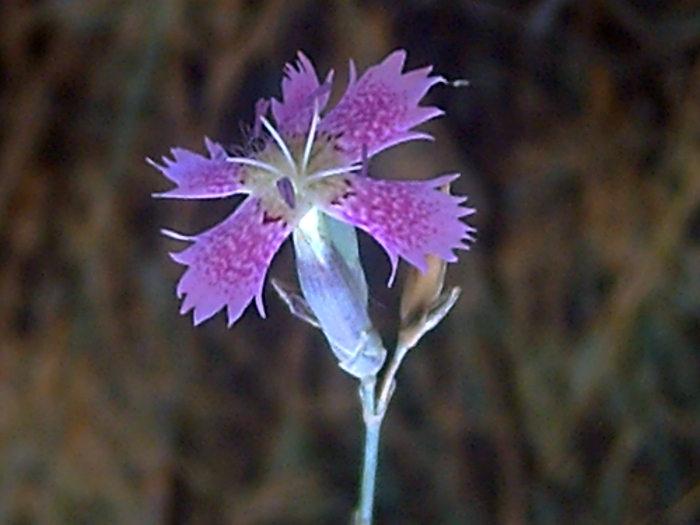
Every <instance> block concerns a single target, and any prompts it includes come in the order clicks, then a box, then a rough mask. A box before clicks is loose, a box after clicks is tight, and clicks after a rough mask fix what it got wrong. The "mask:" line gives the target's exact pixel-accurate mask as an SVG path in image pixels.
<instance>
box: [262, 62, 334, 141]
mask: <svg viewBox="0 0 700 525" xmlns="http://www.w3.org/2000/svg"><path fill="white" fill-rule="evenodd" d="M297 56H298V59H297V61H296V63H295V64H289V63H288V64H287V65H285V67H284V75H285V76H284V79H283V80H282V102H280V101H278V100H276V99H274V98H273V99H272V101H271V102H272V116H273V117H274V118H275V123H276V124H277V129H278V130H279V131H280V133H282V134H290V135H296V134H305V133H306V132H308V130H309V127H310V126H311V119H312V117H313V112H314V103H315V104H316V105H317V110H318V111H319V112H320V111H321V110H323V108H325V107H326V104H327V103H328V97H329V96H330V84H331V82H332V80H333V72H332V71H331V72H330V73H328V76H327V77H326V81H325V82H324V86H321V85H320V84H319V81H318V76H317V75H316V70H315V69H314V65H313V64H312V63H311V61H310V60H309V59H308V58H307V57H306V55H304V53H302V52H301V51H300V52H299V53H298V55H297Z"/></svg>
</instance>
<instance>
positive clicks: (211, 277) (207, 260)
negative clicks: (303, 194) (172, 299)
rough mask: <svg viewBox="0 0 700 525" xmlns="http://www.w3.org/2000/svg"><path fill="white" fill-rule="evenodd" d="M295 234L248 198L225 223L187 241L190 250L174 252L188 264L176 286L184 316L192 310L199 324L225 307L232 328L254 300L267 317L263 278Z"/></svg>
mask: <svg viewBox="0 0 700 525" xmlns="http://www.w3.org/2000/svg"><path fill="white" fill-rule="evenodd" d="M291 230H292V229H291V228H290V227H289V225H288V224H286V223H285V222H284V221H282V220H281V219H271V218H270V217H269V216H268V215H267V214H266V213H265V212H264V210H263V209H262V208H261V205H260V201H259V200H258V199H256V198H254V197H248V198H247V199H246V200H245V201H243V203H242V204H241V205H240V206H239V207H238V209H236V211H235V212H234V213H232V214H231V215H230V216H229V217H228V218H227V219H225V220H224V221H223V222H221V223H220V224H218V225H216V226H215V227H213V228H212V229H210V230H208V231H206V232H204V233H201V234H200V235H196V236H194V237H192V238H190V239H188V240H192V241H193V242H194V244H193V245H192V246H190V247H189V248H186V249H185V250H183V251H182V252H179V253H175V254H172V258H173V259H174V260H175V261H176V262H178V263H180V264H184V265H186V266H188V268H187V270H186V271H185V273H184V275H183V276H182V279H180V283H179V284H178V286H177V295H178V297H182V296H183V295H185V300H184V301H183V303H182V307H181V309H180V313H186V312H188V311H189V310H191V309H193V308H194V324H195V325H197V324H199V323H201V322H202V321H205V320H207V319H209V318H210V317H212V316H213V315H214V314H216V313H217V312H218V311H219V310H221V309H222V308H223V307H224V306H225V307H226V311H227V314H228V325H229V326H231V325H232V324H233V323H235V322H236V321H237V320H238V318H239V317H240V316H241V315H242V314H243V311H244V310H245V308H246V307H247V306H248V304H250V302H251V301H252V300H253V298H255V301H256V305H257V307H258V312H260V315H261V316H262V317H265V308H264V305H263V300H262V291H263V284H264V282H265V274H266V273H267V269H268V267H269V266H270V262H271V261H272V258H273V257H274V255H275V253H277V250H279V247H280V246H281V244H282V243H283V242H284V240H285V239H286V238H287V237H288V236H289V234H290V233H291ZM171 236H173V237H175V238H179V239H184V238H183V237H182V236H178V235H177V234H174V235H171Z"/></svg>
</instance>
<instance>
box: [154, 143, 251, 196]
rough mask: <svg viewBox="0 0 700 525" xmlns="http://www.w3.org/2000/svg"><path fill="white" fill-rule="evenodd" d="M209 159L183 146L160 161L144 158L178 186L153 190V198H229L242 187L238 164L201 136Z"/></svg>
mask: <svg viewBox="0 0 700 525" xmlns="http://www.w3.org/2000/svg"><path fill="white" fill-rule="evenodd" d="M204 144H206V147H207V150H208V151H209V158H207V157H204V156H202V155H200V154H198V153H194V152H193V151H190V150H187V149H183V148H173V149H172V150H170V151H171V152H172V155H173V158H174V159H175V160H171V159H169V158H168V157H163V164H162V165H160V164H157V163H156V162H154V161H153V160H151V159H146V161H147V162H148V163H149V164H150V165H151V166H153V167H154V168H156V169H158V170H160V172H161V173H162V174H163V175H165V176H166V177H167V178H168V179H170V180H171V181H173V182H174V183H175V184H177V188H173V189H172V190H169V191H166V192H163V193H156V194H155V195H154V197H169V198H175V199H211V198H221V197H228V196H229V195H233V194H234V193H239V192H240V191H241V189H242V184H241V169H242V168H241V166H240V164H234V163H232V162H228V161H227V160H226V159H227V157H228V155H227V154H226V151H225V150H224V148H223V147H222V146H221V144H218V143H216V142H213V141H211V140H209V139H208V138H205V139H204Z"/></svg>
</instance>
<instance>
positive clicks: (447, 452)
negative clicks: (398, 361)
mask: <svg viewBox="0 0 700 525" xmlns="http://www.w3.org/2000/svg"><path fill="white" fill-rule="evenodd" d="M396 48H404V49H407V50H408V52H409V55H408V66H409V67H411V68H413V67H419V66H424V65H427V64H433V65H434V66H435V68H436V71H437V72H438V73H439V74H442V75H445V76H447V77H449V78H452V79H469V81H470V82H471V84H470V87H467V88H450V87H446V86H438V87H436V88H434V89H433V90H432V91H431V93H430V95H429V97H428V101H429V103H432V104H437V105H439V106H441V107H443V108H444V109H445V110H446V112H447V115H446V116H445V117H444V118H442V119H439V120H436V121H434V122H431V123H429V124H428V125H426V126H424V127H423V129H424V130H426V131H428V132H430V133H432V134H434V135H435V137H436V142H434V143H421V144H410V145H404V146H401V147H400V148H397V149H396V150H393V151H390V152H386V153H385V154H382V155H380V157H378V158H377V159H375V161H373V164H372V168H371V169H372V171H373V172H374V173H375V174H376V175H377V176H381V177H387V178H409V179H410V178H417V179H422V178H427V177H431V176H435V175H438V174H441V173H447V172H453V171H459V172H461V173H462V174H463V176H462V178H461V179H459V180H458V181H457V182H456V183H455V184H454V186H453V191H454V192H456V193H460V194H468V195H469V196H470V202H471V203H472V204H473V205H474V206H476V207H477V208H478V214H477V215H476V216H475V217H474V219H473V221H472V222H473V223H474V224H475V225H476V226H477V227H478V228H479V234H478V242H477V243H476V244H475V246H474V247H473V250H472V251H470V252H468V253H463V254H462V255H461V260H460V262H459V263H458V264H455V265H451V266H450V267H449V271H448V275H447V283H448V284H449V285H459V286H461V287H462V288H463V290H464V292H463V296H462V298H461V299H460V301H459V303H458V304H457V306H456V308H455V310H454V311H453V312H452V313H451V314H450V316H449V317H448V318H447V320H446V321H445V322H444V323H443V324H442V325H441V326H439V327H438V329H436V330H435V331H434V332H432V333H431V334H430V335H429V336H428V337H426V339H425V340H424V341H423V343H422V344H421V345H420V346H419V347H418V348H416V349H415V350H414V351H413V352H412V353H411V354H410V355H409V357H408V359H407V361H406V362H405V364H404V367H403V369H402V371H401V373H400V376H399V385H398V389H397V391H396V394H395V397H394V401H393V405H392V407H391V409H390V412H389V415H388V417H387V420H386V422H385V433H384V440H383V443H382V451H381V465H380V474H379V488H378V500H377V523H381V524H387V525H390V524H426V523H436V524H438V523H439V524H466V523H469V524H508V525H516V524H542V525H549V524H552V525H554V524H561V523H568V524H594V523H611V524H618V523H622V524H632V523H634V524H638V523H641V524H657V523H667V524H692V523H700V413H699V409H700V354H699V349H698V348H699V347H698V345H699V343H700V332H699V330H698V328H699V324H700V323H699V315H700V62H699V61H698V51H699V50H700V7H699V6H698V2H696V1H691V0H686V1H675V2H672V1H669V2H661V1H649V0H592V1H586V2H584V1H576V0H537V1H535V0H520V1H516V0H511V1H506V0H500V1H499V0H491V1H468V0H462V1H458V0H444V1H430V0H407V1H403V2H393V1H388V0H387V1H379V0H366V1H359V0H357V1H353V0H295V1H290V0H256V1H252V0H248V1H244V0H218V1H209V2H196V1H191V0H177V1H175V0H174V1H156V0H44V1H41V0H36V1H29V0H25V1H20V0H3V1H2V3H1V4H0V523H3V524H9V525H30V524H91V525H101V524H104V525H107V524H129V525H175V524H197V525H200V524H201V525H224V524H256V525H258V524H259V525H263V524H266V525H272V524H303V523H348V522H349V519H350V518H349V517H350V513H351V511H352V508H353V506H354V504H355V500H356V483H357V479H358V476H359V464H360V456H361V439H362V428H361V419H360V413H359V408H358V402H357V399H356V384H355V383H354V381H353V380H352V379H351V378H349V377H348V376H346V375H344V374H343V373H341V371H340V370H339V369H338V368H337V366H336V364H335V360H334V358H333V356H332V355H331V353H330V352H329V351H328V349H327V348H326V346H325V343H324V341H323V338H322V336H321V335H320V334H319V333H317V332H315V331H314V330H313V329H312V328H311V327H308V326H306V325H303V324H302V323H301V322H299V321H298V320H296V319H294V318H292V316H291V315H290V314H289V313H288V312H287V311H286V310H285V307H284V306H283V305H282V304H281V301H280V300H279V299H278V298H277V297H275V296H274V294H273V293H272V292H271V290H270V287H269V285H268V287H267V292H266V304H267V309H268V319H267V320H261V319H260V318H258V316H257V314H256V313H255V312H254V311H253V309H251V310H249V312H248V313H247V314H246V316H245V317H244V318H243V319H242V320H241V321H240V322H239V323H237V324H236V326H235V327H234V328H232V329H227V328H226V326H225V320H224V317H223V315H219V316H217V317H216V318H214V319H213V320H211V321H209V322H207V323H205V324H204V325H202V326H200V327H197V328H193V327H192V324H191V320H190V319H188V318H187V317H185V316H179V315H178V306H179V305H178V302H177V300H176V298H175V296H174V288H175V284H176V281H177V279H178V277H179V275H180V274H181V272H182V268H181V267H179V266H177V265H176V264H174V263H173V262H172V261H171V260H170V259H169V258H168V256H167V252H168V251H173V250H178V249H180V248H182V246H181V245H179V244H178V243H176V242H174V241H171V240H169V239H166V238H163V237H162V236H160V235H159V229H160V228H162V227H168V228H173V229H175V230H177V231H184V232H189V233H194V232H198V231H201V230H202V229H204V228H206V227H209V226H211V225H212V224H214V223H215V222H217V221H218V220H220V219H221V218H222V217H223V216H225V214H226V213H227V212H229V211H230V210H231V209H232V207H233V206H235V204H236V202H237V199H227V200H224V201H221V202H219V201H216V202H212V201H209V202H179V201H155V200H153V199H151V197H150V194H151V193H152V192H154V191H162V190H164V189H165V188H167V187H168V184H167V181H166V180H165V179H163V178H162V177H161V176H160V175H159V174H158V173H157V172H156V171H155V170H154V169H152V168H151V167H150V166H148V165H147V164H146V163H145V162H144V159H145V158H146V157H147V156H148V157H153V158H160V156H161V155H163V154H166V153H167V152H168V150H169V148H170V147H172V146H174V145H179V146H184V147H188V148H191V149H195V150H198V151H202V150H203V143H202V138H203V136H205V135H207V136H209V137H211V138H213V139H215V140H218V141H221V142H224V143H230V144H234V143H237V142H240V141H241V140H242V139H243V137H244V136H245V130H246V126H247V125H249V123H250V121H251V119H252V117H253V104H254V102H255V100H257V99H258V98H259V97H263V96H273V95H274V96H278V95H279V82H280V78H281V70H282V67H283V65H284V63H285V62H287V61H290V60H292V59H293V58H294V56H295V54H296V51H297V50H299V49H301V50H304V51H305V52H306V53H307V54H308V55H309V56H310V57H311V58H312V59H313V60H314V62H315V63H316V65H317V67H318V69H319V71H320V72H321V74H323V75H325V73H326V72H327V71H328V69H330V68H334V69H335V70H336V89H335V91H334V99H335V100H337V98H338V95H339V94H340V93H341V92H342V86H343V84H344V82H345V79H346V78H347V61H348V59H349V58H350V57H352V58H354V59H355V61H356V62H357V64H358V66H359V68H360V69H364V68H365V67H366V66H368V65H371V64H373V63H376V62H377V61H379V60H381V58H383V57H384V56H385V55H386V54H387V53H388V52H390V51H391V50H393V49H396ZM242 123H243V124H242ZM246 123H248V124H246ZM362 250H363V255H364V259H365V262H366V266H367V271H368V274H369V278H370V281H371V283H370V284H371V287H372V313H373V316H374V318H375V319H376V322H377V324H378V326H379V327H380V329H381V331H382V334H383V335H384V337H385V339H386V341H387V344H391V342H392V340H393V338H394V337H395V327H396V322H397V308H398V306H397V305H398V297H399V294H400V289H401V286H400V283H399V285H397V286H396V287H395V288H394V289H391V290H387V289H386V288H385V283H386V278H387V276H388V272H389V264H388V262H387V260H386V256H385V255H384V254H383V253H382V251H381V249H379V248H378V247H377V245H376V244H375V243H374V242H373V241H371V240H370V239H368V238H366V237H364V236H363V238H362ZM271 275H272V276H274V277H277V278H279V279H282V280H290V281H293V279H294V273H293V268H292V257H291V251H290V249H289V246H287V247H285V249H283V250H282V252H281V253H280V254H279V255H278V257H277V258H276V259H275V261H274V264H273V267H272V270H271Z"/></svg>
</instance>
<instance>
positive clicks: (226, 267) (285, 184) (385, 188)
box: [149, 51, 474, 326]
mask: <svg viewBox="0 0 700 525" xmlns="http://www.w3.org/2000/svg"><path fill="white" fill-rule="evenodd" d="M405 58H406V53H405V52H404V51H396V52H394V53H392V54H390V55H389V56H388V57H387V58H386V59H384V61H383V62H381V63H380V64H377V65H375V66H373V67H370V68H369V69H367V70H366V71H365V72H364V74H363V75H362V76H361V77H360V78H359V79H358V78H357V74H356V70H355V66H354V64H353V63H352V61H351V62H350V76H349V83H348V87H347V90H346V91H345V94H344V95H343V96H342V98H341V99H340V101H339V102H338V104H337V105H336V106H335V107H333V108H332V109H331V110H329V111H328V112H327V113H325V112H324V110H325V106H326V104H327V102H328V99H329V94H330V89H331V83H332V78H333V74H332V72H331V73H329V74H328V76H327V77H326V79H325V81H324V82H323V83H321V82H320V81H319V78H318V76H317V74H316V71H315V70H314V66H313V64H312V63H311V62H310V60H309V59H308V58H307V57H306V56H304V55H303V54H302V53H299V55H298V59H297V61H296V62H295V63H294V64H287V65H286V67H285V70H284V73H285V76H284V79H283V80H282V100H281V101H280V100H276V99H274V98H273V99H271V100H264V99H263V100H261V101H260V102H258V104H257V105H256V117H255V124H254V126H253V135H254V138H255V140H254V141H252V144H253V145H251V146H249V147H247V148H243V149H242V151H244V152H245V153H244V154H238V155H237V154H232V153H229V152H228V151H227V150H226V149H224V148H223V147H222V146H221V145H220V144H218V143H216V142H213V141H211V140H209V139H205V140H204V142H205V145H206V148H207V151H208V156H203V155H200V154H198V153H194V152H192V151H189V150H186V149H182V148H173V149H172V150H171V152H172V158H168V157H163V161H162V164H157V163H155V162H153V161H151V160H150V159H149V162H150V163H151V164H152V165H153V166H155V167H156V168H157V169H159V170H160V171H161V172H162V173H163V175H165V176H166V177H167V178H168V179H170V180H171V181H172V182H173V183H175V184H176V187H175V188H173V189H171V190H169V191H166V192H164V193H160V194H157V196H159V197H168V198H177V199H217V198H224V197H229V196H231V195H234V194H247V197H246V198H245V199H244V200H243V202H242V203H241V204H240V205H239V206H238V207H237V208H236V209H235V210H234V211H233V213H231V214H230V215H229V216H228V217H227V218H226V219H224V220H223V221H222V222H220V223H219V224H217V225H216V226H214V227H213V228H211V229H209V230H207V231H204V232H203V233H200V234H198V235H194V236H186V235H181V234H177V233H174V232H170V231H164V233H166V234H167V235H169V236H171V237H173V238H175V239H178V240H183V241H188V242H191V243H193V244H192V245H191V246H189V247H188V248H186V249H185V250H184V251H181V252H179V253H174V254H172V258H173V259H174V260H175V261H176V262H178V263H180V264H183V265H185V266H187V270H186V271H185V273H184V275H183V276H182V278H181V280H180V282H179V284H178V287H177V294H178V297H182V296H184V297H185V298H184V301H183V303H182V307H181V313H186V312H188V311H190V310H192V309H193V310H194V323H195V324H199V323H201V322H202V321H204V320H206V319H208V318H210V317H212V316H213V315H214V314H216V313H217V312H218V311H220V310H221V309H223V308H224V307H225V308H226V312H227V315H228V324H229V326H230V325H232V324H233V323H234V322H235V321H236V320H237V319H239V317H240V316H241V315H242V314H243V311H244V310H245V308H246V307H247V306H248V304H250V303H251V301H252V300H253V299H255V302H256V305H257V307H258V311H259V313H260V315H261V316H263V317H264V316H265V310H264V306H263V299H262V293H263V285H264V282H265V275H266V273H267V270H268V267H269V266H270V263H271V261H272V259H273V257H274V255H275V253H277V251H278V250H279V248H280V246H281V245H282V243H283V242H284V241H285V240H286V239H287V237H289V235H290V234H291V233H292V232H293V231H294V230H295V228H298V227H299V226H300V224H301V223H302V220H303V219H304V218H305V217H306V218H308V217H310V216H312V215H317V214H318V213H321V214H326V215H328V216H330V217H333V218H335V219H337V220H339V221H342V222H345V223H348V224H350V225H352V226H354V227H357V228H359V229H361V230H364V231H365V232H367V233H369V234H370V235H371V236H372V237H374V239H376V241H377V242H379V244H381V246H383V248H384V250H385V251H386V253H387V254H388V256H389V260H390V261H391V265H392V271H391V276H390V278H389V282H390V283H391V282H392V281H393V278H394V275H395V273H396V267H397V264H398V261H399V257H401V258H403V259H405V260H406V261H408V262H409V263H410V264H412V265H414V266H415V267H417V268H418V269H420V270H423V271H424V270H425V269H426V265H427V263H426V259H425V256H426V255H428V254H432V255H436V256H438V257H440V258H442V259H444V260H445V261H448V262H454V261H455V260H456V256H455V254H454V252H453V250H454V249H466V248H468V244H467V243H468V242H469V241H470V240H472V237H471V234H472V233H473V232H474V229H473V228H472V227H471V226H469V225H468V224H466V223H464V222H462V221H461V220H460V219H461V218H462V217H464V216H466V215H470V214H471V213H473V212H474V210H473V209H471V208H468V207H466V206H463V205H462V204H463V203H464V202H465V201H466V197H456V196H452V195H449V194H447V193H445V192H443V191H441V188H442V187H443V186H445V185H448V184H449V183H450V182H452V181H453V180H455V179H456V178H457V177H458V176H459V175H458V174H451V175H444V176H441V177H437V178H434V179H431V180H427V181H394V180H378V179H375V178H372V177H370V176H368V174H367V169H366V168H367V166H366V165H367V162H368V159H370V158H371V157H373V156H374V155H376V154H377V153H379V152H381V151H383V150H385V149H387V148H389V147H391V146H395V145H396V144H399V143H402V142H406V141H410V140H415V139H430V138H431V137H430V136H429V135H427V134H425V133H421V132H417V131H414V130H413V128H414V127H415V126H417V125H419V124H421V123H423V122H425V121H427V120H430V119H432V118H435V117H438V116H440V115H442V114H443V112H442V111H441V110H440V109H438V108H436V107H423V106H419V105H418V104H419V102H420V100H421V99H422V98H423V96H424V95H425V94H426V92H427V91H428V90H429V89H430V88H431V87H432V86H434V85H435V84H438V83H441V82H444V79H443V78H442V77H439V76H430V72H431V68H430V67H426V68H422V69H416V70H413V71H409V72H405V73H404V72H402V70H403V66H404V61H405ZM269 112H271V114H272V120H270V119H269V118H268V113H269Z"/></svg>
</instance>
